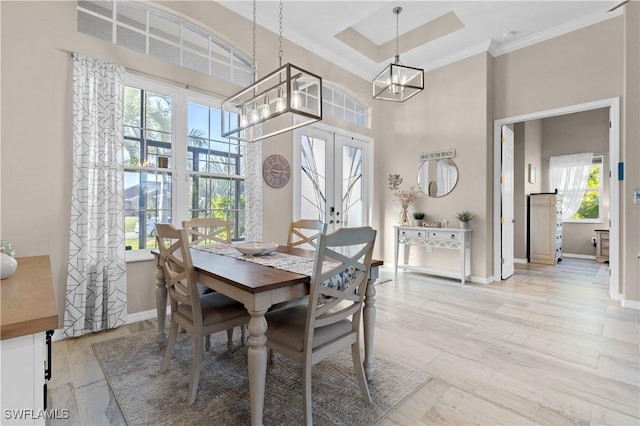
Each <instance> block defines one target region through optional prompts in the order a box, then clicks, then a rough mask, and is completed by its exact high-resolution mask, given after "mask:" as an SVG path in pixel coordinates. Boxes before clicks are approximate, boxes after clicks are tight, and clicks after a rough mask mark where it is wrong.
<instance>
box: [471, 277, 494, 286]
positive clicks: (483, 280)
mask: <svg viewBox="0 0 640 426" xmlns="http://www.w3.org/2000/svg"><path fill="white" fill-rule="evenodd" d="M469 281H471V282H473V283H476V284H491V283H492V282H493V281H494V280H493V276H490V277H484V278H483V277H474V276H471V278H470V279H469Z"/></svg>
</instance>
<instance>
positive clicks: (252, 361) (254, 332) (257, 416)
mask: <svg viewBox="0 0 640 426" xmlns="http://www.w3.org/2000/svg"><path fill="white" fill-rule="evenodd" d="M266 312H267V311H266V310H262V311H252V310H249V314H250V315H251V319H250V320H249V349H248V353H247V358H248V364H249V398H250V401H251V424H252V425H253V426H262V423H263V422H262V413H263V410H264V388H265V382H266V378H267V347H266V346H265V344H266V343H267V336H265V333H266V332H267V321H266V320H265V318H264V314H265V313H266Z"/></svg>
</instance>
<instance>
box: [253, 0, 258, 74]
mask: <svg viewBox="0 0 640 426" xmlns="http://www.w3.org/2000/svg"><path fill="white" fill-rule="evenodd" d="M257 79H258V65H257V63H256V0H253V81H256V80H257Z"/></svg>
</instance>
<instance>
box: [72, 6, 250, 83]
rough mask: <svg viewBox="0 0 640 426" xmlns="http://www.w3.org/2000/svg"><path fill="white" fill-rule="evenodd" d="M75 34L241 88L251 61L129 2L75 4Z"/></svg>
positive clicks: (204, 35)
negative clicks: (154, 58)
mask: <svg viewBox="0 0 640 426" xmlns="http://www.w3.org/2000/svg"><path fill="white" fill-rule="evenodd" d="M77 11H78V31H79V32H81V33H84V34H87V35H90V36H93V37H97V38H100V39H102V40H105V41H108V42H111V43H113V44H117V45H118V46H122V47H126V48H128V49H132V50H135V51H137V52H140V53H144V54H147V55H150V56H153V57H156V58H159V59H162V60H164V61H166V62H170V63H173V64H176V65H180V66H182V67H185V68H189V69H191V70H194V71H198V72H201V73H204V74H207V75H211V76H214V77H218V78H220V79H222V80H225V81H229V82H231V83H235V84H237V85H239V86H243V87H244V86H247V85H249V84H251V82H252V72H251V68H252V67H251V61H250V60H249V59H248V58H246V57H245V56H244V55H242V54H241V53H240V52H239V51H237V50H236V49H234V48H233V47H232V46H229V45H228V44H227V43H225V42H223V41H222V40H221V39H219V38H218V37H216V36H214V35H213V34H211V33H209V32H207V31H205V30H203V29H201V28H198V27H197V26H195V25H193V24H191V23H189V22H186V21H184V20H182V19H180V18H178V17H175V16H172V15H170V14H167V13H165V12H161V11H159V10H156V9H152V8H149V7H147V6H145V5H144V4H140V3H134V2H131V1H103V0H89V1H78V6H77Z"/></svg>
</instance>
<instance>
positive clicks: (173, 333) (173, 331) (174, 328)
mask: <svg viewBox="0 0 640 426" xmlns="http://www.w3.org/2000/svg"><path fill="white" fill-rule="evenodd" d="M177 337H178V323H177V322H175V321H171V328H170V330H169V341H168V342H167V348H166V349H165V352H164V359H163V360H162V364H161V365H160V372H161V373H164V372H166V371H167V367H169V361H170V360H171V358H172V357H173V351H174V350H175V348H176V339H177Z"/></svg>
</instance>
